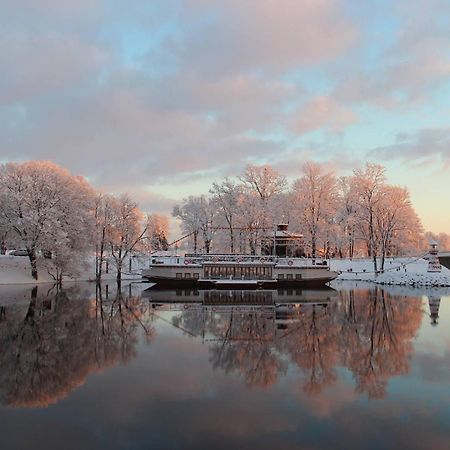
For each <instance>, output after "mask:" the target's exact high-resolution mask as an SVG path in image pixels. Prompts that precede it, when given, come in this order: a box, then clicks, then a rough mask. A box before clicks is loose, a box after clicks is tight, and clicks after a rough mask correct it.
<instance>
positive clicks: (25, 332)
mask: <svg viewBox="0 0 450 450" xmlns="http://www.w3.org/2000/svg"><path fill="white" fill-rule="evenodd" d="M148 320H149V316H148V315H146V311H145V308H144V307H143V303H141V301H140V300H139V299H138V298H136V297H130V296H128V297H124V296H122V295H121V294H120V293H119V294H117V295H115V297H114V299H113V300H112V301H105V300H103V298H102V293H101V290H98V291H97V295H96V297H95V299H89V300H86V299H84V298H79V293H78V291H77V290H76V289H72V290H64V291H60V292H58V293H57V294H55V295H49V296H39V295H38V293H37V288H35V289H34V290H33V293H32V298H31V300H30V303H29V304H28V305H26V306H24V307H18V306H17V307H14V306H11V307H5V308H4V310H3V312H2V314H1V320H0V346H1V348H2V352H1V354H0V366H1V371H0V377H1V379H0V386H1V388H0V401H1V402H2V403H5V404H8V405H13V406H28V407H36V406H46V405H48V404H51V403H54V402H55V401H57V400H58V399H61V398H64V397H66V396H67V395H68V393H69V392H71V391H72V390H73V389H75V388H76V387H77V386H79V385H81V384H82V383H84V380H85V379H86V377H87V376H88V375H89V373H91V372H95V371H99V370H101V369H103V368H105V367H108V366H111V365H114V364H117V363H119V362H126V361H128V360H129V359H130V358H131V357H132V356H134V353H135V346H136V342H137V329H138V327H141V326H142V327H144V330H145V332H146V334H147V335H148V336H149V337H151V334H152V329H151V327H150V326H149V324H148V323H147V322H148Z"/></svg>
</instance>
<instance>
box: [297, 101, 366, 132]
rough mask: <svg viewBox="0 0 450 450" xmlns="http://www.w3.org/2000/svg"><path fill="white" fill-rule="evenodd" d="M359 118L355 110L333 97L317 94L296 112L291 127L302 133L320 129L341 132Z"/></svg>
mask: <svg viewBox="0 0 450 450" xmlns="http://www.w3.org/2000/svg"><path fill="white" fill-rule="evenodd" d="M357 120H358V119H357V116H356V114H355V113H354V112H353V111H351V110H350V109H348V108H345V107H342V106H340V105H339V104H338V103H337V102H336V100H334V99H333V98H331V97H326V96H317V97H314V98H312V99H311V100H309V101H308V102H307V103H306V104H305V105H304V106H303V107H302V108H301V109H300V110H299V111H298V112H297V113H296V114H295V116H294V118H293V120H292V127H291V128H292V130H293V131H294V132H295V133H300V134H303V133H307V132H309V131H315V130H318V129H325V130H326V131H330V132H333V133H340V132H342V131H343V130H344V129H345V128H346V127H347V125H351V124H353V123H355V122H356V121H357Z"/></svg>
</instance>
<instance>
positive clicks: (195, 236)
mask: <svg viewBox="0 0 450 450" xmlns="http://www.w3.org/2000/svg"><path fill="white" fill-rule="evenodd" d="M197 237H198V231H194V253H197Z"/></svg>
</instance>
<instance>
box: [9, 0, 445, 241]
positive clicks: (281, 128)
mask: <svg viewBox="0 0 450 450" xmlns="http://www.w3.org/2000/svg"><path fill="white" fill-rule="evenodd" d="M0 11H1V13H0V48H1V58H0V162H7V161H25V160H29V159H48V160H52V161H54V162H56V163H57V164H60V165H61V166H64V167H66V168H68V169H69V170H71V171H72V172H73V173H75V174H79V175H83V176H85V177H86V178H87V179H88V180H89V181H90V182H91V183H93V184H94V185H95V186H97V187H98V188H100V189H104V190H106V191H110V192H115V193H119V192H128V193H130V194H131V195H132V196H133V197H134V198H136V199H137V200H138V201H139V202H140V205H141V207H142V208H143V209H144V210H147V211H152V212H163V213H169V214H170V211H171V209H172V207H173V205H174V204H176V203H177V202H179V201H180V199H182V198H183V197H184V196H186V195H190V194H201V193H207V192H208V189H209V186H210V184H211V183H212V182H213V181H215V180H220V179H221V178H223V177H225V176H235V175H238V174H239V173H241V172H242V170H243V169H244V167H245V165H246V164H249V163H252V164H270V165H272V166H274V167H275V168H277V169H278V170H279V171H281V172H282V173H283V174H285V175H286V176H288V177H289V179H295V177H298V176H299V175H300V170H301V165H302V163H303V162H304V161H306V160H313V161H316V162H319V163H323V164H325V165H326V166H327V167H329V168H330V169H333V170H335V171H336V173H337V174H338V175H348V174H350V173H351V171H352V169H354V168H357V167H360V166H362V165H363V164H364V163H365V162H366V161H371V162H377V163H380V164H383V165H385V166H386V168H387V175H388V180H389V182H391V183H394V184H398V185H402V186H406V187H408V188H409V190H410V192H411V197H412V201H413V204H414V206H415V207H416V209H417V211H418V213H419V215H420V216H421V219H422V221H423V224H424V227H425V228H426V229H427V230H431V231H434V232H448V233H450V207H449V206H448V201H447V195H448V194H449V193H450V176H449V175H450V170H449V168H450V1H449V0H396V1H395V2H392V1H387V0H386V1H385V0H373V1H364V2H361V1H350V0H342V1H341V0H160V1H157V0H153V1H151V0H149V1H145V2H144V1H130V0H128V1H125V0H15V1H14V2H12V1H10V0H0Z"/></svg>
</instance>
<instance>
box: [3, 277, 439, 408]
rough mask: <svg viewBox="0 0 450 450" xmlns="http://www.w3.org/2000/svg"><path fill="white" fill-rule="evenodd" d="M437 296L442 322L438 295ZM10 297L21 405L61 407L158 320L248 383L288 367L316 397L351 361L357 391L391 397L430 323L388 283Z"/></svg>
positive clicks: (8, 393)
mask: <svg viewBox="0 0 450 450" xmlns="http://www.w3.org/2000/svg"><path fill="white" fill-rule="evenodd" d="M22 297H23V296H22ZM22 297H21V298H22ZM429 302H430V315H431V318H432V321H433V323H437V318H438V309H439V300H438V299H437V298H433V297H430V300H429ZM3 303H4V304H5V305H6V306H1V307H0V346H1V349H2V351H1V354H0V367H1V371H0V399H1V402H2V403H3V404H6V405H10V406H16V407H42V406H47V405H49V404H52V403H55V402H57V401H58V400H60V399H62V398H65V397H66V396H67V395H68V394H69V393H70V392H71V391H73V390H74V389H75V388H76V387H78V386H80V385H82V384H83V383H84V382H85V380H86V378H87V376H88V375H89V374H90V373H93V372H98V371H102V370H105V369H106V368H108V367H112V366H114V365H117V364H120V363H121V364H126V363H128V362H129V361H130V360H131V359H132V358H134V357H136V356H137V353H136V347H137V344H138V342H139V339H140V338H141V337H142V338H143V339H144V340H145V342H146V343H150V342H152V340H153V339H154V338H155V336H156V332H155V321H160V320H164V326H167V323H169V324H171V326H172V327H174V329H175V330H177V332H179V333H180V334H181V335H185V336H187V337H189V338H193V339H194V340H197V341H200V342H201V345H206V346H207V347H208V352H209V363H210V365H211V366H212V368H213V369H214V370H216V371H222V372H223V373H225V374H228V375H233V374H236V375H238V376H239V377H240V378H242V379H243V381H244V382H245V384H246V385H247V386H248V387H250V388H261V387H262V388H269V387H271V386H273V385H275V384H276V383H277V382H279V381H280V379H281V378H283V377H284V376H286V374H287V373H288V371H289V370H290V371H294V373H295V377H296V380H297V381H296V384H297V386H298V388H299V389H302V390H303V391H304V392H305V393H306V394H308V395H311V396H317V395H319V394H320V393H321V392H323V390H324V389H325V388H326V387H328V386H333V385H335V384H336V383H337V381H338V378H339V375H338V370H339V369H342V368H345V369H346V370H348V371H349V372H350V373H351V374H352V377H353V380H354V383H355V385H354V388H355V391H356V392H357V393H359V394H366V395H367V396H368V397H369V398H383V397H384V396H385V395H386V387H387V384H388V382H389V380H390V379H392V378H393V377H395V376H398V375H405V374H407V373H408V371H409V365H410V358H411V355H412V353H413V338H414V336H415V335H416V333H417V330H418V328H419V326H420V324H421V319H422V301H421V296H416V297H413V296H410V295H409V296H406V295H403V294H402V293H395V292H394V293H392V292H388V291H385V290H383V289H379V288H375V289H373V288H372V289H349V290H340V291H339V292H337V291H335V290H332V289H324V290H319V291H201V292H198V291H173V292H170V291H155V292H151V291H150V292H146V293H145V294H144V295H142V296H141V295H140V294H133V292H132V291H131V290H127V289H125V290H123V291H117V290H115V291H114V290H113V289H112V288H110V287H109V286H104V287H102V288H101V289H100V288H97V289H95V293H94V292H92V288H91V292H89V293H86V292H85V291H83V290H82V289H81V288H79V287H78V288H71V289H67V290H63V291H58V292H56V293H55V292H53V291H51V290H50V291H49V292H47V291H46V290H44V289H42V288H34V289H33V290H32V291H31V292H30V293H29V299H28V300H27V301H23V300H21V301H19V302H17V303H14V302H11V301H7V302H3Z"/></svg>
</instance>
